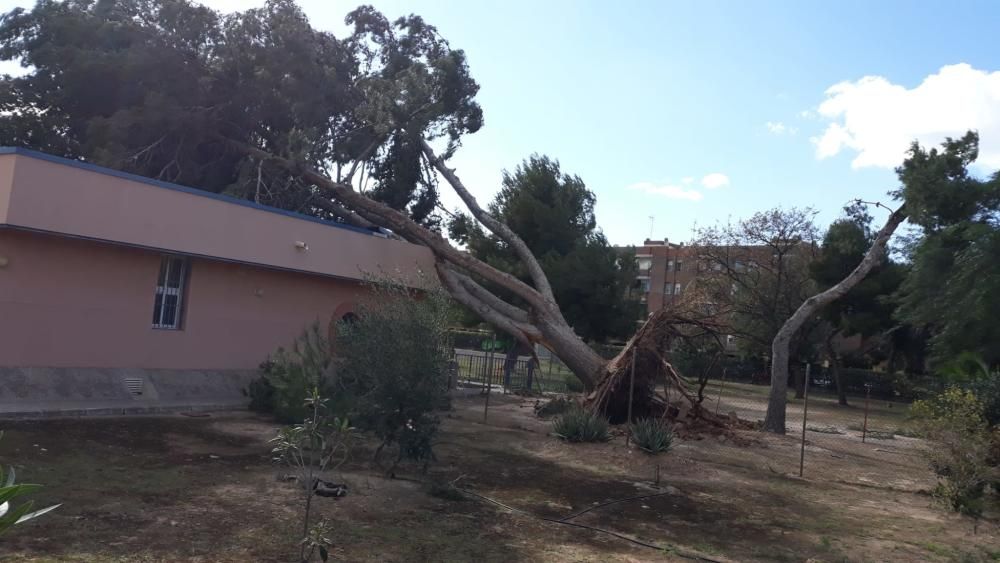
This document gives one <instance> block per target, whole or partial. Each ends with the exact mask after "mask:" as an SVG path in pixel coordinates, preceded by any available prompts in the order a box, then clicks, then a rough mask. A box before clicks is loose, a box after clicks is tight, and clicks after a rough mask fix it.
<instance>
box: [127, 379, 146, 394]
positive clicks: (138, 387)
mask: <svg viewBox="0 0 1000 563" xmlns="http://www.w3.org/2000/svg"><path fill="white" fill-rule="evenodd" d="M144 387H145V382H143V380H142V379H140V378H138V377H127V378H125V388H126V389H128V393H129V395H132V396H133V397H138V396H140V395H142V391H143V388H144Z"/></svg>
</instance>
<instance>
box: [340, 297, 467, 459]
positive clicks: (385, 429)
mask: <svg viewBox="0 0 1000 563" xmlns="http://www.w3.org/2000/svg"><path fill="white" fill-rule="evenodd" d="M370 283H371V285H372V297H371V299H370V301H369V302H367V303H365V304H363V305H362V307H361V308H360V310H359V311H358V317H357V319H356V320H355V321H354V322H352V323H342V324H340V325H339V327H338V334H339V335H340V337H339V338H338V340H337V343H336V349H337V356H338V359H339V363H338V366H337V378H336V383H337V386H338V388H339V389H343V390H344V391H345V392H346V394H347V395H348V396H349V397H350V398H351V411H352V412H351V420H352V421H354V423H355V424H356V425H357V426H358V427H359V428H362V429H365V430H371V431H372V432H374V433H375V435H376V436H378V438H379V439H380V440H381V444H380V445H379V448H378V450H377V452H376V458H378V455H379V454H380V453H381V452H382V450H383V449H384V448H385V447H388V446H393V445H395V446H398V455H397V456H396V459H395V461H394V463H393V465H392V467H391V468H389V472H392V471H393V469H394V468H395V466H396V464H398V463H399V462H400V461H401V460H403V459H409V460H414V461H420V462H424V464H425V467H426V463H427V462H429V461H432V460H433V459H434V453H433V450H432V444H433V438H434V436H435V435H436V433H437V429H438V424H439V419H438V417H437V416H436V415H435V414H434V411H435V410H437V409H442V408H446V407H447V406H448V368H449V361H450V355H451V339H450V334H449V331H448V328H447V327H448V325H449V321H450V319H451V317H452V314H453V309H452V304H451V301H450V299H449V298H448V296H447V295H446V294H445V293H443V292H442V291H441V290H437V289H434V290H426V291H416V290H413V289H410V288H408V287H406V286H404V285H402V284H400V283H398V282H395V281H393V280H379V281H373V282H370Z"/></svg>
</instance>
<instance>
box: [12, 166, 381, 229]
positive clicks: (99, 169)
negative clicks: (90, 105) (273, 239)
mask: <svg viewBox="0 0 1000 563" xmlns="http://www.w3.org/2000/svg"><path fill="white" fill-rule="evenodd" d="M3 154H16V155H21V156H27V157H30V158H37V159H39V160H45V161H48V162H54V163H56V164H62V165H64V166H72V167H74V168H79V169H80V170H87V171H88V172H96V173H97V174H104V175H106V176H113V177H115V178H122V179H124V180H130V181H132V182H139V183H142V184H147V185H150V186H156V187H157V188H163V189H165V190H176V191H179V192H184V193H187V194H193V195H196V196H200V197H207V198H211V199H215V200H218V201H224V202H226V203H232V204H234V205H243V206H246V207H251V208H253V209H259V210H261V211H267V212H268V213H277V214H279V215H285V216H287V217H293V218H295V219H300V220H302V221H312V222H313V223H319V224H321V225H327V226H330V227H336V228H338V229H348V230H351V231H357V232H359V233H365V234H368V235H371V234H372V231H370V230H368V229H364V228H361V227H355V226H354V225H347V224H345V223H338V222H336V221H326V220H324V219H319V218H317V217H312V216H309V215H305V214H303V213H296V212H294V211H287V210H285V209H278V208H277V207H270V206H268V205H261V204H259V203H256V202H253V201H250V200H249V199H242V198H238V197H233V196H229V195H225V194H218V193H215V192H209V191H206V190H201V189H198V188H192V187H190V186H184V185H181V184H174V183H171V182H164V181H162V180H156V179H154V178H147V177H146V176H140V175H138V174H132V173H131V172H122V171H121V170H115V169H114V168H108V167H106V166H98V165H96V164H91V163H89V162H86V161H83V160H73V159H71V158H65V157H62V156H55V155H52V154H48V153H44V152H39V151H36V150H31V149H26V148H23V147H0V155H3Z"/></svg>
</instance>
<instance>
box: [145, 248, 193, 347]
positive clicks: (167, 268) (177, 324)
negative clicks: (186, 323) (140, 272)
mask: <svg viewBox="0 0 1000 563" xmlns="http://www.w3.org/2000/svg"><path fill="white" fill-rule="evenodd" d="M173 268H180V276H179V277H178V280H179V281H178V282H177V287H170V286H169V280H170V274H171V273H173V272H174V271H175V270H174V269H173ZM189 270H190V264H189V262H188V259H187V258H185V257H183V256H174V255H169V254H165V255H163V257H162V258H161V260H160V270H159V272H157V274H156V276H157V278H156V291H155V293H154V294H153V315H154V316H156V302H157V301H159V302H160V311H159V316H158V317H156V318H154V319H153V328H155V329H159V330H180V329H181V317H182V316H183V315H182V311H183V307H184V291H185V290H186V289H187V277H188V272H189ZM161 274H162V275H161ZM168 295H175V296H177V306H176V307H175V308H174V318H173V319H168V318H166V311H167V308H166V307H165V306H164V305H165V303H166V301H167V299H166V298H167V296H168ZM167 321H169V322H167Z"/></svg>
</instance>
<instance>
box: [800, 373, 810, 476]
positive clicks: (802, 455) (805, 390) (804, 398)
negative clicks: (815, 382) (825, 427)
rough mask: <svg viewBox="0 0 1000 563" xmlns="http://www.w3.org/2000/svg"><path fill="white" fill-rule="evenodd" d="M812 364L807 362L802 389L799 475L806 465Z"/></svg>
mask: <svg viewBox="0 0 1000 563" xmlns="http://www.w3.org/2000/svg"><path fill="white" fill-rule="evenodd" d="M811 367H812V364H808V363H807V364H806V381H805V383H804V384H803V389H802V401H803V403H804V404H803V405H802V446H801V447H800V449H799V477H802V472H803V470H804V469H805V465H806V419H808V418H809V368H811Z"/></svg>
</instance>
